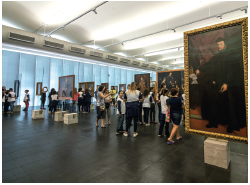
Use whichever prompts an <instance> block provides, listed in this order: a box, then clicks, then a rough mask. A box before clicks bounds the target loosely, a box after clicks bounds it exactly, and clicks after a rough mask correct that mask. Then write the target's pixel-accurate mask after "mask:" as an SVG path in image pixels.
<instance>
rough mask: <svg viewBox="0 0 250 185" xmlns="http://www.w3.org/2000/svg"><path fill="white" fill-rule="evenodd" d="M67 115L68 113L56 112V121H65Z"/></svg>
mask: <svg viewBox="0 0 250 185" xmlns="http://www.w3.org/2000/svg"><path fill="white" fill-rule="evenodd" d="M66 113H67V111H59V112H55V115H54V121H64V114H66Z"/></svg>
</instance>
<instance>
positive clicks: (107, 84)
mask: <svg viewBox="0 0 250 185" xmlns="http://www.w3.org/2000/svg"><path fill="white" fill-rule="evenodd" d="M101 85H103V86H104V87H105V89H108V88H109V83H101Z"/></svg>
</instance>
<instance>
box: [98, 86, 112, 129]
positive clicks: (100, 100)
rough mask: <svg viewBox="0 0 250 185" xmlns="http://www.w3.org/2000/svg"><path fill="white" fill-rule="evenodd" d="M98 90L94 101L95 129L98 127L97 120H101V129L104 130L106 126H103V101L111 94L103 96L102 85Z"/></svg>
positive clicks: (104, 110)
mask: <svg viewBox="0 0 250 185" xmlns="http://www.w3.org/2000/svg"><path fill="white" fill-rule="evenodd" d="M98 90H99V92H98V94H97V99H96V111H97V118H96V127H99V125H98V121H99V119H101V120H102V122H101V127H102V128H106V125H104V123H105V119H106V109H105V102H104V99H105V98H107V97H108V96H110V95H111V93H108V94H106V95H104V94H103V93H104V92H105V87H104V86H103V85H101V86H100V87H99V89H98Z"/></svg>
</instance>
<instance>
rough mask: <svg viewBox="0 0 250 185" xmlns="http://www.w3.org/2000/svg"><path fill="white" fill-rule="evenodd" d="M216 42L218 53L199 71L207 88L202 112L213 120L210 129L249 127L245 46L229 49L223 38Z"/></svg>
mask: <svg viewBox="0 0 250 185" xmlns="http://www.w3.org/2000/svg"><path fill="white" fill-rule="evenodd" d="M216 43H217V48H218V53H217V54H215V55H214V56H213V57H212V58H211V59H210V61H208V62H207V63H205V64H203V65H202V66H200V67H199V69H197V70H196V74H197V78H198V80H200V81H199V83H200V82H201V84H202V88H204V89H205V91H204V92H203V95H202V97H201V98H202V100H201V115H202V118H203V119H207V120H208V122H209V123H208V124H207V125H206V127H207V128H212V127H214V128H218V124H222V125H228V128H227V132H228V133H232V132H233V130H236V131H239V130H240V128H243V127H245V126H246V116H245V113H246V106H245V96H244V92H245V90H244V70H243V64H241V63H242V61H243V55H242V49H241V48H237V49H235V50H232V48H228V47H227V43H226V40H225V39H224V38H222V37H219V38H218V39H217V40H216ZM231 46H232V45H231ZM232 47H233V46H232ZM206 99H207V100H206Z"/></svg>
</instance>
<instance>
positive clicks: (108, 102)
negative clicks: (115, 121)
mask: <svg viewBox="0 0 250 185" xmlns="http://www.w3.org/2000/svg"><path fill="white" fill-rule="evenodd" d="M107 94H112V93H109V90H108V89H105V93H104V96H105V95H107ZM104 102H105V108H106V110H107V116H108V124H109V125H110V121H109V118H110V110H111V108H110V107H111V102H112V97H111V95H109V96H108V97H107V98H105V99H104ZM106 123H107V122H106ZM106 123H105V125H106Z"/></svg>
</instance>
